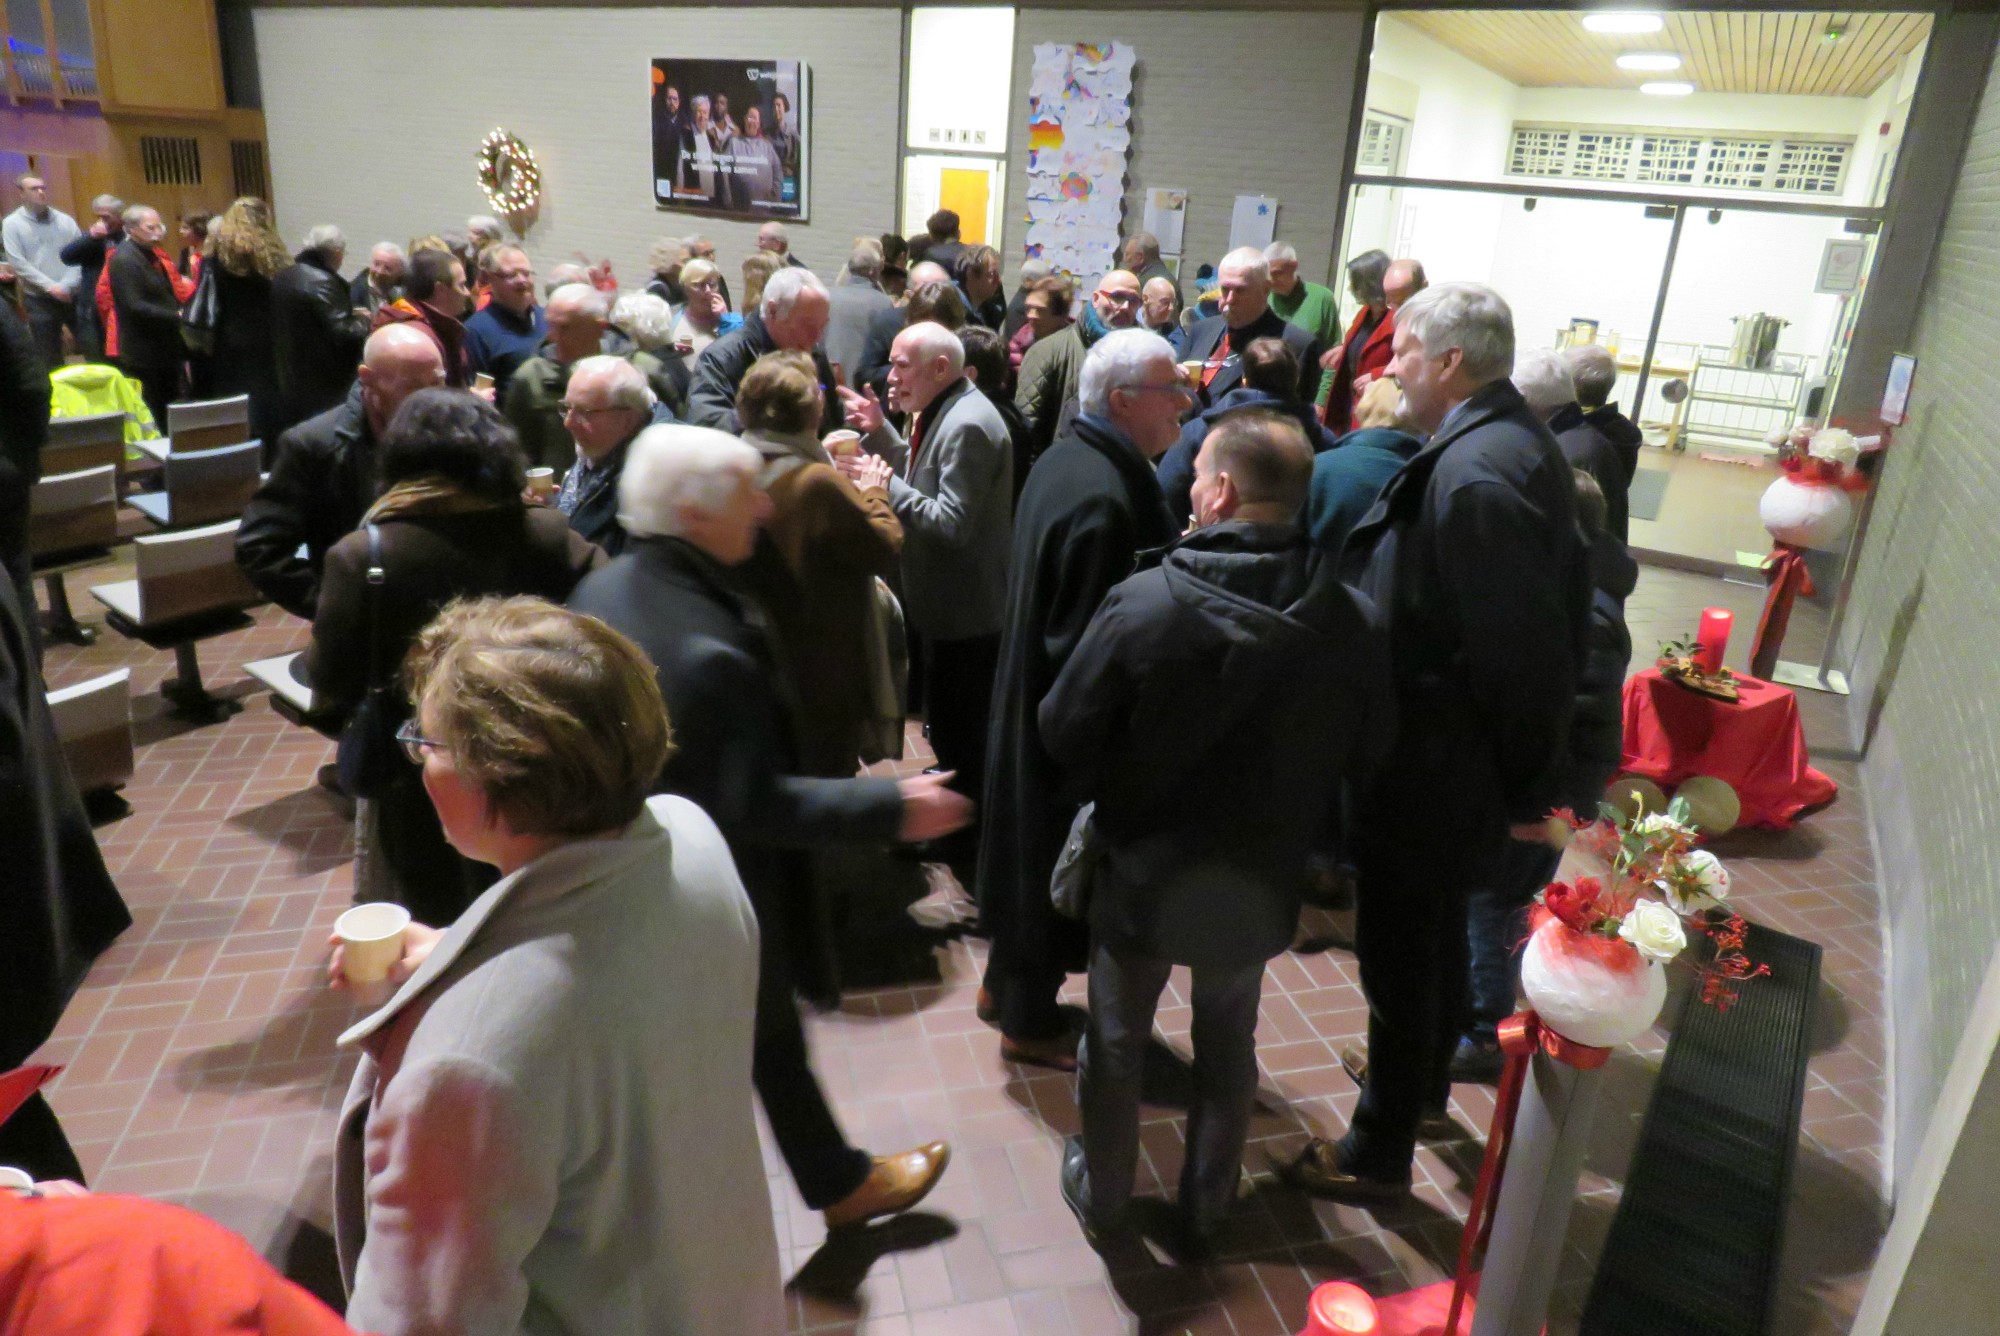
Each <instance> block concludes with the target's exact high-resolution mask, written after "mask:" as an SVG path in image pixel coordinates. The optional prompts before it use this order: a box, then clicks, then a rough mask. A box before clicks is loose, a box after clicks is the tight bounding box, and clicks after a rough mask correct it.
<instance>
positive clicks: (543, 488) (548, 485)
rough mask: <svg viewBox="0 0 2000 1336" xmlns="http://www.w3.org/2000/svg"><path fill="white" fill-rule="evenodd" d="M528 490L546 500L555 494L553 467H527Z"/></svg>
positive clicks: (554, 472)
mask: <svg viewBox="0 0 2000 1336" xmlns="http://www.w3.org/2000/svg"><path fill="white" fill-rule="evenodd" d="M528 490H529V491H531V492H533V493H534V494H535V495H536V496H538V497H540V498H541V499H542V500H544V501H547V500H549V499H550V498H551V497H553V496H554V495H555V494H556V471H555V470H554V469H529V470H528Z"/></svg>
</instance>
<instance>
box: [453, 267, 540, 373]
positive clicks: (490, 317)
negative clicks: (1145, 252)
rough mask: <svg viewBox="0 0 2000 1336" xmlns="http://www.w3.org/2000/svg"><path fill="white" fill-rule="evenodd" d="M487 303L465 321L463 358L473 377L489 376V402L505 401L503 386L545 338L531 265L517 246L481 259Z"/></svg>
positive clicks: (533, 270)
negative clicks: (479, 375)
mask: <svg viewBox="0 0 2000 1336" xmlns="http://www.w3.org/2000/svg"><path fill="white" fill-rule="evenodd" d="M479 275H480V280H481V283H482V285H483V286H484V287H485V289H486V294H487V297H488V299H489V300H488V301H487V303H486V305H484V306H482V307H480V308H479V309H478V310H477V311H474V312H473V313H472V314H471V315H469V316H467V317H466V318H465V355H466V359H467V361H468V362H469V363H470V364H471V367H472V370H473V372H474V374H478V373H481V372H484V373H485V374H486V375H489V376H491V377H493V401H494V402H495V403H505V402H507V382H508V381H509V380H510V379H512V377H513V375H514V372H515V371H516V370H517V369H518V368H519V367H520V365H521V363H523V362H525V361H527V360H528V359H529V358H530V357H533V356H534V355H535V353H536V351H537V350H538V349H540V348H541V346H542V340H543V339H545V338H547V337H548V333H549V329H548V322H547V321H546V320H545V319H544V318H543V315H542V308H541V307H539V306H537V305H535V262H534V261H533V260H531V259H529V258H528V252H527V251H526V249H524V248H523V247H521V246H517V245H514V244H512V243H507V242H502V243H499V244H496V245H493V246H490V247H488V248H487V249H486V250H484V251H482V252H481V253H480V256H479Z"/></svg>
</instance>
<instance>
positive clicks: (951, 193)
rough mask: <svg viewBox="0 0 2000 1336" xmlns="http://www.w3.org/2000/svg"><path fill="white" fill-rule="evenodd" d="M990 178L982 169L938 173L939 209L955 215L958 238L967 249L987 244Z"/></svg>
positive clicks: (953, 168)
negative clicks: (987, 207) (956, 216)
mask: <svg viewBox="0 0 2000 1336" xmlns="http://www.w3.org/2000/svg"><path fill="white" fill-rule="evenodd" d="M991 192H992V178H991V177H990V176H989V175H988V174H987V172H986V171H985V170H984V169H981V170H978V171H968V170H966V169H965V168H963V167H946V168H945V169H943V170H942V171H940V172H939V173H938V207H939V208H940V209H950V210H951V211H952V212H953V213H955V214H957V215H958V229H959V230H958V236H959V240H961V241H963V242H964V243H965V244H966V245H968V246H983V245H985V244H986V206H987V204H988V203H989V202H990V201H991V198H992V195H991Z"/></svg>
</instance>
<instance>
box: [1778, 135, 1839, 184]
mask: <svg viewBox="0 0 2000 1336" xmlns="http://www.w3.org/2000/svg"><path fill="white" fill-rule="evenodd" d="M1847 152H1848V146H1847V145H1846V144H1836V143H1828V142H1823V141H1822V142H1807V141H1799V140H1787V141H1786V142H1784V143H1782V144H1780V145H1779V146H1778V173H1777V177H1776V181H1775V184H1774V185H1773V186H1772V189H1774V190H1795V191H1797V192H1799V193H1800V194H1803V195H1838V194H1839V193H1840V178H1841V176H1842V174H1843V172H1844V170H1845V168H1846V167H1847Z"/></svg>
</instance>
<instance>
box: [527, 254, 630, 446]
mask: <svg viewBox="0 0 2000 1336" xmlns="http://www.w3.org/2000/svg"><path fill="white" fill-rule="evenodd" d="M610 317H611V303H610V299H609V298H607V297H606V296H605V295H604V294H603V293H601V292H599V291H598V290H597V289H596V288H594V287H592V286H590V284H588V283H568V284H565V285H564V286H562V287H560V288H557V289H556V290H555V291H554V292H553V293H551V294H550V295H549V303H548V305H547V306H546V307H545V308H544V309H543V312H542V321H543V325H544V327H545V328H546V329H547V330H548V336H547V337H546V338H545V339H544V340H543V341H542V345H541V347H540V348H539V349H537V350H536V353H535V355H534V356H533V357H530V358H529V359H528V360H527V361H525V362H523V363H521V365H520V367H519V368H518V369H517V370H516V371H515V372H514V375H513V377H512V378H511V379H509V380H508V382H507V393H506V395H505V396H504V397H503V398H501V400H500V411H501V412H502V413H504V414H505V415H506V417H507V420H508V421H509V422H511V423H513V424H514V431H515V433H516V434H517V435H519V436H520V438H521V453H522V454H524V455H526V456H527V458H528V467H530V468H552V469H555V470H556V471H557V472H558V473H560V472H561V471H562V469H563V468H564V467H565V466H566V465H567V464H568V462H569V460H570V458H571V456H572V455H573V454H574V449H573V438H572V428H574V426H575V423H574V422H573V421H570V420H567V419H566V418H565V416H564V408H563V404H564V398H563V395H564V392H565V391H566V390H567V389H568V387H569V378H570V375H571V373H572V372H573V371H574V370H575V368H576V366H577V364H578V363H580V362H582V361H583V359H584V358H586V357H596V356H597V355H599V354H600V353H603V352H606V351H607V349H606V348H605V346H604V343H605V329H606V328H607V326H608V323H609V321H610ZM640 379H641V380H642V381H643V380H644V379H645V377H644V376H643V375H642V376H641V377H640ZM645 425H646V424H645V423H644V422H641V423H639V424H638V426H635V427H633V428H632V429H631V430H630V431H627V432H626V433H625V439H628V440H629V439H630V438H631V437H632V436H633V435H634V434H636V433H637V432H638V430H639V427H643V426H645Z"/></svg>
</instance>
